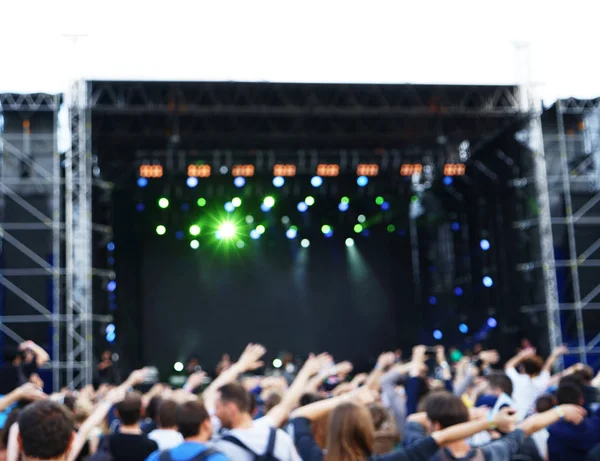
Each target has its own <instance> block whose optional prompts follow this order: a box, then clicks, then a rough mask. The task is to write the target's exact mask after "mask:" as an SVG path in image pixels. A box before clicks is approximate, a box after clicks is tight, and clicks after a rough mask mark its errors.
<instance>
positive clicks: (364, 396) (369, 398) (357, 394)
mask: <svg viewBox="0 0 600 461" xmlns="http://www.w3.org/2000/svg"><path fill="white" fill-rule="evenodd" d="M348 396H349V397H350V398H351V399H352V400H353V401H357V402H359V403H362V404H363V405H369V404H371V403H373V402H375V401H376V400H377V397H379V394H378V392H377V391H374V390H373V389H370V388H368V387H360V388H359V389H358V390H356V391H354V392H351V393H350V394H348Z"/></svg>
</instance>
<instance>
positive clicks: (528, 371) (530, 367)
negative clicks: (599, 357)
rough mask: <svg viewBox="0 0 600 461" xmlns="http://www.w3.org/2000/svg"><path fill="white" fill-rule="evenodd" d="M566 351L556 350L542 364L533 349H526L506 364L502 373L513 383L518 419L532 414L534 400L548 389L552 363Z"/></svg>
mask: <svg viewBox="0 0 600 461" xmlns="http://www.w3.org/2000/svg"><path fill="white" fill-rule="evenodd" d="M566 351H567V349H566V348H565V347H563V346H561V347H558V348H556V349H555V350H554V351H552V354H550V357H548V359H547V360H546V362H545V363H544V361H543V360H542V358H541V357H539V356H538V355H536V350H535V349H533V348H528V349H523V350H522V351H521V352H519V353H518V354H517V355H515V356H514V357H513V358H511V359H510V360H509V361H508V362H506V365H505V366H504V371H505V372H506V374H507V376H508V377H509V378H510V379H511V381H512V383H513V389H514V391H513V399H514V401H515V407H516V409H517V411H518V416H519V419H523V418H524V417H525V416H527V415H528V414H529V413H531V412H533V408H534V405H535V401H536V399H537V398H538V397H539V396H540V395H542V394H543V393H544V392H545V391H546V389H547V388H548V385H549V383H550V370H551V369H552V366H553V365H554V362H556V360H557V359H558V358H559V357H561V356H562V355H563V354H564V353H565V352H566ZM517 367H518V368H519V371H517Z"/></svg>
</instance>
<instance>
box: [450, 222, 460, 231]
mask: <svg viewBox="0 0 600 461" xmlns="http://www.w3.org/2000/svg"><path fill="white" fill-rule="evenodd" d="M451 227H452V230H453V231H454V232H458V231H459V230H460V224H458V223H457V222H456V221H454V222H453V223H452V225H451Z"/></svg>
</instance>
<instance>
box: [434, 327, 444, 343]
mask: <svg viewBox="0 0 600 461" xmlns="http://www.w3.org/2000/svg"><path fill="white" fill-rule="evenodd" d="M443 337H444V335H443V334H442V332H441V331H440V330H434V331H433V338H434V339H437V340H438V341H439V340H440V339H442V338H443Z"/></svg>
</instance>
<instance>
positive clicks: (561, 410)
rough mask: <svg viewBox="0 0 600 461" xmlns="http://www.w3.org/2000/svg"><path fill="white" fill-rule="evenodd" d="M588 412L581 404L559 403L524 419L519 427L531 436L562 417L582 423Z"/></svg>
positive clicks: (573, 422)
mask: <svg viewBox="0 0 600 461" xmlns="http://www.w3.org/2000/svg"><path fill="white" fill-rule="evenodd" d="M586 414H587V412H586V411H585V409H584V408H582V407H580V406H577V405H559V406H557V407H555V408H553V409H551V410H548V411H544V412H543V413H537V414H535V415H532V416H530V417H529V418H526V419H524V420H523V422H522V423H521V424H519V425H518V426H517V428H518V429H521V430H523V432H525V435H526V436H530V435H531V434H534V433H536V432H537V431H539V430H542V429H544V428H545V427H548V426H550V425H551V424H554V423H555V422H557V421H559V420H560V419H564V420H565V421H568V422H570V423H572V424H580V423H581V422H582V421H583V418H585V415H586Z"/></svg>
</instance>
